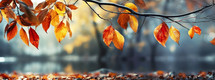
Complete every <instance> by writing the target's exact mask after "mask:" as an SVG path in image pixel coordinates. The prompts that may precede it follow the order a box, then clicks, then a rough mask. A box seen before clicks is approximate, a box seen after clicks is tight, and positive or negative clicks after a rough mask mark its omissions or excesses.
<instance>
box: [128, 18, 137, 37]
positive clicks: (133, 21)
mask: <svg viewBox="0 0 215 80" xmlns="http://www.w3.org/2000/svg"><path fill="white" fill-rule="evenodd" d="M129 17H130V18H129V24H130V27H131V29H132V30H133V31H134V32H135V33H136V32H137V29H138V20H137V18H136V17H135V16H133V15H129Z"/></svg>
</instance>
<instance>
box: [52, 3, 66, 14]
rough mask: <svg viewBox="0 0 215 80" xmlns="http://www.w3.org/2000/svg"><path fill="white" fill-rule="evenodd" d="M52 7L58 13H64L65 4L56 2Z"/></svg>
mask: <svg viewBox="0 0 215 80" xmlns="http://www.w3.org/2000/svg"><path fill="white" fill-rule="evenodd" d="M54 9H55V11H56V12H57V13H58V14H59V15H61V16H64V13H65V12H66V5H65V4H64V3H62V2H56V4H55V6H54Z"/></svg>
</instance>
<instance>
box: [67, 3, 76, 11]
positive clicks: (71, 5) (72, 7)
mask: <svg viewBox="0 0 215 80" xmlns="http://www.w3.org/2000/svg"><path fill="white" fill-rule="evenodd" d="M67 7H69V8H70V9H71V10H76V9H78V7H76V6H75V5H73V4H69V5H67Z"/></svg>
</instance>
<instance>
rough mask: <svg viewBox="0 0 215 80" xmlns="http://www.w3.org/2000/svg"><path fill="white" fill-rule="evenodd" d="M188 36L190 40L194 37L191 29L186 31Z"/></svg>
mask: <svg viewBox="0 0 215 80" xmlns="http://www.w3.org/2000/svg"><path fill="white" fill-rule="evenodd" d="M188 35H189V36H190V38H191V39H193V37H194V29H193V27H192V28H191V29H190V30H189V31H188Z"/></svg>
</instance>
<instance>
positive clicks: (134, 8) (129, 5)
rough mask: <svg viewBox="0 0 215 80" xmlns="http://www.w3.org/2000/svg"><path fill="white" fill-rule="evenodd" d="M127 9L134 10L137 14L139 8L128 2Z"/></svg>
mask: <svg viewBox="0 0 215 80" xmlns="http://www.w3.org/2000/svg"><path fill="white" fill-rule="evenodd" d="M125 7H128V8H130V9H132V10H134V11H135V12H138V9H137V6H136V5H135V4H133V3H130V2H128V3H126V4H125Z"/></svg>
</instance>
